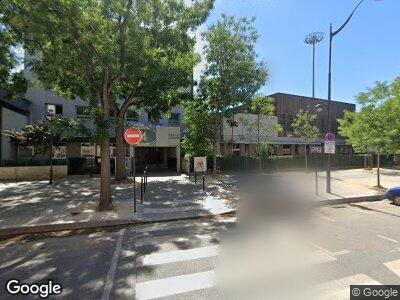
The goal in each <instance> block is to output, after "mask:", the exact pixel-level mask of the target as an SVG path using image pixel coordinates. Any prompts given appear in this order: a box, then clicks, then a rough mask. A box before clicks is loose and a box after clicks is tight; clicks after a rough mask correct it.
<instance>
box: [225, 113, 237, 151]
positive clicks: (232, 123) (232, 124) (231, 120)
mask: <svg viewBox="0 0 400 300" xmlns="http://www.w3.org/2000/svg"><path fill="white" fill-rule="evenodd" d="M226 123H227V124H228V126H229V127H230V128H231V140H230V143H231V147H232V151H231V155H232V156H233V144H234V138H233V129H234V128H235V127H238V126H239V122H238V121H236V120H235V115H234V114H233V115H232V116H230V117H229V118H228V120H227V121H226Z"/></svg>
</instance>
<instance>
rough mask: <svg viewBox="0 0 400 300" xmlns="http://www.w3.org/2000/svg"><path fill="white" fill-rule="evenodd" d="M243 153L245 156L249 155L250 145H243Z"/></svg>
mask: <svg viewBox="0 0 400 300" xmlns="http://www.w3.org/2000/svg"><path fill="white" fill-rule="evenodd" d="M244 152H245V153H246V154H249V153H250V145H249V144H245V145H244Z"/></svg>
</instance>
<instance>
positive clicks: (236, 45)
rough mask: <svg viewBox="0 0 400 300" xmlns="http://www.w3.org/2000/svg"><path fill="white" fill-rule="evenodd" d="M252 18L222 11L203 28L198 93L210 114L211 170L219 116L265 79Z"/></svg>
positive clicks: (244, 100) (247, 97)
mask: <svg viewBox="0 0 400 300" xmlns="http://www.w3.org/2000/svg"><path fill="white" fill-rule="evenodd" d="M253 22H254V19H251V20H249V19H246V18H240V19H237V20H236V19H234V18H233V17H228V16H225V15H222V19H221V20H219V21H217V23H216V24H215V25H212V26H210V27H209V28H208V30H207V31H206V32H204V34H203V37H204V39H205V41H206V46H205V47H204V54H205V57H206V60H207V64H206V67H205V70H204V73H203V74H202V76H201V79H200V84H199V91H198V92H199V97H200V98H202V101H204V102H207V103H208V105H209V108H210V111H211V114H212V115H213V118H212V119H213V120H212V121H213V123H212V124H210V125H209V126H212V128H213V131H214V132H213V174H216V170H217V169H216V168H217V164H216V156H217V153H218V152H219V147H220V145H219V143H220V129H221V127H222V126H221V125H222V120H223V117H224V116H225V117H229V115H230V111H231V109H232V108H233V107H236V106H238V105H242V104H247V103H248V102H249V101H250V100H251V98H252V97H253V96H254V94H255V93H256V92H257V91H258V90H259V88H260V87H261V86H262V85H263V84H264V83H265V80H266V78H267V70H266V68H265V66H264V64H263V63H261V62H258V61H257V54H256V52H255V43H256V42H257V38H258V34H257V31H256V29H255V28H254V27H253Z"/></svg>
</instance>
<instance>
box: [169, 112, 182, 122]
mask: <svg viewBox="0 0 400 300" xmlns="http://www.w3.org/2000/svg"><path fill="white" fill-rule="evenodd" d="M179 123H180V114H179V113H172V114H171V116H170V117H169V124H170V125H179Z"/></svg>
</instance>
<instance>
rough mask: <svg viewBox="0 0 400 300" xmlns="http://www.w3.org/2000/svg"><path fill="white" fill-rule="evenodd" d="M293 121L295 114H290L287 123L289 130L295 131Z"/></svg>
mask: <svg viewBox="0 0 400 300" xmlns="http://www.w3.org/2000/svg"><path fill="white" fill-rule="evenodd" d="M292 123H293V116H292V115H288V116H287V123H286V128H287V131H293V128H292Z"/></svg>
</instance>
